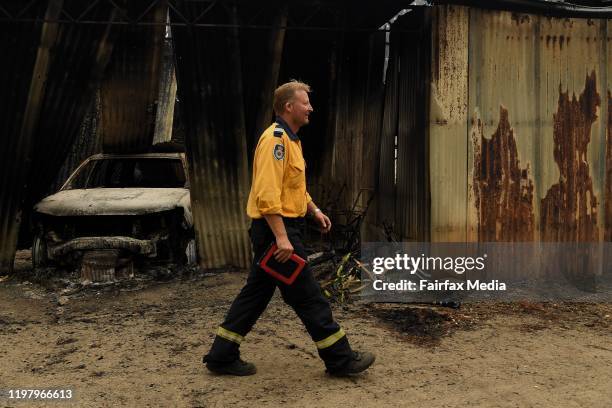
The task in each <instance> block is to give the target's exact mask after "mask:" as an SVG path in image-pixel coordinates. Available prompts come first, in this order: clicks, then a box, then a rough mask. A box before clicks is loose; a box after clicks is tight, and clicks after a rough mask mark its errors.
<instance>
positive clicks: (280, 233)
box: [264, 214, 287, 239]
mask: <svg viewBox="0 0 612 408" xmlns="http://www.w3.org/2000/svg"><path fill="white" fill-rule="evenodd" d="M264 218H265V219H266V222H267V223H268V225H269V226H270V229H271V230H272V232H273V233H274V237H275V238H276V239H279V238H283V237H287V230H286V229H285V223H283V217H281V216H280V215H278V214H264Z"/></svg>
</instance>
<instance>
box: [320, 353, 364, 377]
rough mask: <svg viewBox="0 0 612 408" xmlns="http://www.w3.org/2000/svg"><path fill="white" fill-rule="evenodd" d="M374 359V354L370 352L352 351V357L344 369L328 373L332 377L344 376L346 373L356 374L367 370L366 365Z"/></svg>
mask: <svg viewBox="0 0 612 408" xmlns="http://www.w3.org/2000/svg"><path fill="white" fill-rule="evenodd" d="M374 360H376V356H375V355H374V354H372V353H370V352H367V351H363V352H359V351H354V352H353V358H352V359H351V361H350V362H349V363H348V365H347V366H346V367H345V368H344V369H342V370H339V371H332V372H329V375H332V376H334V377H346V376H347V375H351V374H357V373H360V372H362V371H365V370H367V369H368V367H370V366H371V365H372V363H373V362H374Z"/></svg>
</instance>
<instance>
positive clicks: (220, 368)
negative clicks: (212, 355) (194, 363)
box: [202, 357, 257, 376]
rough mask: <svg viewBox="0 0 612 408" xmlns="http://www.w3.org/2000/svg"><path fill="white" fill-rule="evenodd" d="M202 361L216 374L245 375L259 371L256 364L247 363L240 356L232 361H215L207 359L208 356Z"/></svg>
mask: <svg viewBox="0 0 612 408" xmlns="http://www.w3.org/2000/svg"><path fill="white" fill-rule="evenodd" d="M202 361H203V362H204V363H205V364H206V368H208V370H209V371H211V372H213V373H215V374H220V375H236V376H245V375H253V374H255V373H256V372H257V368H255V364H253V363H247V362H246V361H243V360H242V359H240V358H239V359H238V360H234V361H232V362H231V363H214V362H211V361H206V357H204V359H203V360H202Z"/></svg>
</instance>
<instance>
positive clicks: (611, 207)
mask: <svg viewBox="0 0 612 408" xmlns="http://www.w3.org/2000/svg"><path fill="white" fill-rule="evenodd" d="M607 139H608V140H607V143H606V233H605V238H604V239H605V240H606V241H612V92H610V91H609V90H608V136H607Z"/></svg>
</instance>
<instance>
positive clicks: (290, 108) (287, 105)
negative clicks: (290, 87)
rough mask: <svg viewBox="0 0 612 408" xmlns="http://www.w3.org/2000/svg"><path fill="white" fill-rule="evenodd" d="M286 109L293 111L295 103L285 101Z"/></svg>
mask: <svg viewBox="0 0 612 408" xmlns="http://www.w3.org/2000/svg"><path fill="white" fill-rule="evenodd" d="M285 110H286V111H287V112H291V111H292V110H293V104H292V103H291V102H285Z"/></svg>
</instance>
